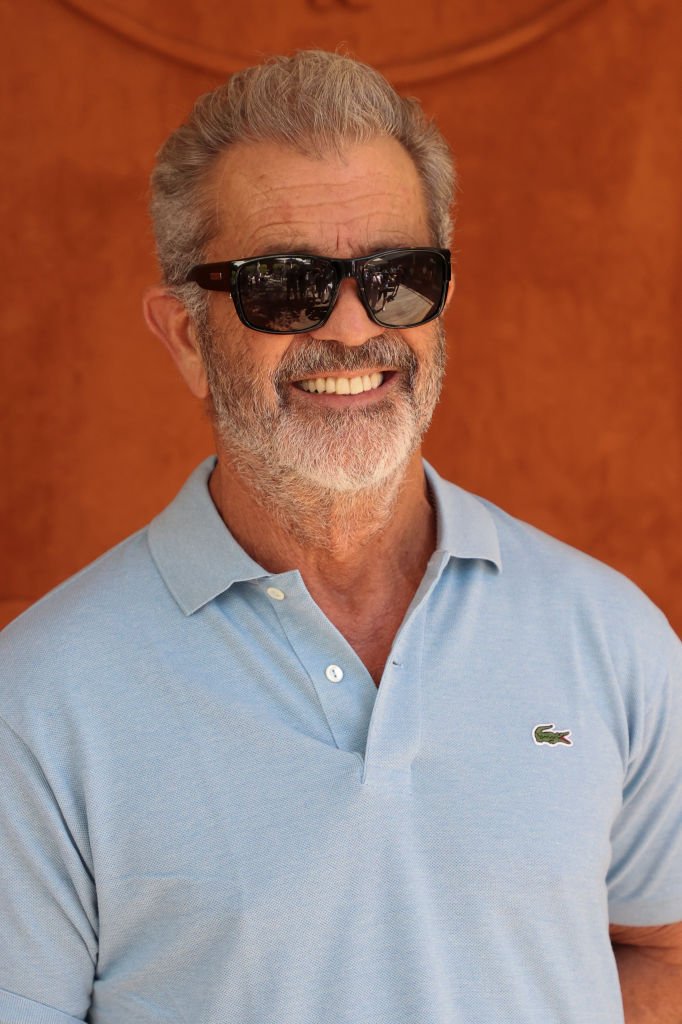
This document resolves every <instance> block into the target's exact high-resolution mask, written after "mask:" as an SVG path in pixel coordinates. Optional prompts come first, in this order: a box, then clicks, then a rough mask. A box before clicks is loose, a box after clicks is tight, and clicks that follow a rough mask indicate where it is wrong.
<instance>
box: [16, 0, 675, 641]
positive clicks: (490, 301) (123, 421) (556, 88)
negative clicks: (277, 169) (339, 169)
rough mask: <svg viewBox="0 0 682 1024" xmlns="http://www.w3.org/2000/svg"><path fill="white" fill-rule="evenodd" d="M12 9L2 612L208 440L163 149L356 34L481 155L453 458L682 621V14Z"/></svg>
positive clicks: (360, 0) (466, 171) (82, 559)
mask: <svg viewBox="0 0 682 1024" xmlns="http://www.w3.org/2000/svg"><path fill="white" fill-rule="evenodd" d="M0 9H1V11H2V16H3V18H2V22H3V23H2V42H1V43H0V46H1V47H2V51H3V52H2V60H1V61H0V66H1V68H2V71H1V72H0V74H1V75H2V78H3V89H2V95H3V98H4V103H3V106H4V111H3V114H4V125H3V130H2V138H3V142H4V158H3V161H2V171H1V173H2V176H3V178H4V183H3V188H2V189H1V190H0V208H1V216H2V224H3V231H2V241H3V244H2V253H3V270H2V282H3V286H4V297H3V301H2V304H1V310H0V312H1V316H2V330H3V346H2V353H3V355H2V359H3V367H2V371H1V372H2V374H3V381H4V382H5V384H6V386H7V391H6V400H5V402H4V405H3V440H2V445H1V447H0V451H1V455H2V466H1V467H0V480H1V481H2V503H3V528H2V535H1V536H2V548H3V552H2V554H3V564H4V568H3V571H2V576H1V592H0V599H1V600H2V606H1V607H2V617H3V618H4V619H5V620H6V619H9V618H10V617H11V616H12V615H14V614H15V613H16V612H18V611H19V610H21V608H23V607H25V606H26V605H27V604H28V603H30V602H31V601H33V600H35V599H36V598H37V597H39V596H40V595H41V594H43V593H44V592H45V591H47V590H48V589H49V588H50V587H52V586H53V585H54V584H56V583H57V582H59V581H60V580H62V579H64V578H65V577H66V576H68V575H69V574H71V573H72V572H74V571H75V570H77V569H79V568H80V567H81V566H83V565H85V564H86V563H87V562H88V561H90V560H92V559H93V558H94V557H96V556H97V555H99V554H100V553H101V552H102V551H104V550H105V549H106V548H107V547H109V546H111V545H112V544H113V543H115V542H117V541H118V540H120V539H121V538H123V537H124V536H126V535H127V534H128V533H130V532H131V531H133V530H135V529H137V528H139V527H140V526H142V525H143V524H144V523H145V522H146V521H148V520H149V519H150V518H151V517H152V516H153V515H154V514H155V513H156V512H157V511H158V510H159V509H160V508H161V507H162V505H163V504H165V503H166V502H167V501H168V500H169V499H170V498H171V497H172V495H173V494H174V493H175V491H176V490H177V488H178V487H179V486H180V484H181V483H182V482H183V480H184V479H185V477H186V475H187V474H188V473H189V472H190V471H191V469H192V468H193V467H194V465H195V464H196V463H197V462H198V461H199V460H200V459H201V458H203V457H204V456H205V455H206V454H208V453H209V452H210V451H211V450H212V443H211V438H210V432H209V430H208V426H207V424H206V423H205V422H204V420H203V418H202V414H201V413H200V411H199V409H198V408H197V406H196V405H195V404H194V401H193V400H192V399H191V397H190V396H189V394H188V393H186V392H185V390H184V387H183V385H182V384H181V382H180V380H179V378H176V374H175V371H174V369H173V368H172V366H171V364H170V361H169V359H168V358H167V357H166V355H165V353H164V352H163V351H162V350H161V347H160V346H159V345H158V343H157V342H155V341H154V340H153V339H152V338H151V336H149V335H148V334H147V332H146V329H145V327H144V325H143V322H142V319H141V314H140V294H141V291H142V289H143V287H144V285H145V284H146V283H147V282H150V281H153V280H154V279H155V275H156V270H155V264H154V257H153V244H152V239H151V235H150V230H149V227H148V224H147V216H146V200H147V195H146V193H147V179H148V175H149V172H150V169H151V164H152V159H153V154H154V152H155V151H156V149H157V148H158V146H159V145H160V143H161V142H162V140H163V139H164V137H165V136H166V134H167V133H168V132H169V131H170V130H171V129H172V128H174V127H175V126H176V125H177V124H178V123H179V122H180V120H181V119H182V118H183V117H184V115H185V113H186V111H187V110H188V108H189V106H190V105H191V102H192V101H193V99H194V97H195V96H196V95H198V94H199V93H200V92H203V91H206V90H207V89H210V88H212V87H213V86H214V85H215V84H217V83H218V82H219V81H221V80H222V79H223V78H224V77H225V76H226V74H227V73H228V72H229V71H230V70H233V69H236V68H237V67H240V66H244V65H246V64H249V63H252V62H253V61H254V60H257V59H258V58H259V56H260V55H261V54H265V53H270V52H286V51H289V50H291V49H292V48H295V47H301V46H308V45H318V46H323V47H329V48H334V47H335V46H336V45H337V44H339V43H340V42H345V43H346V44H347V45H348V47H349V48H350V49H351V50H352V52H354V53H356V54H357V55H358V56H359V57H361V58H363V59H366V60H369V61H370V62H373V63H375V64H377V66H379V67H380V68H381V69H382V70H384V71H385V73H386V74H387V75H388V77H389V78H391V79H392V80H393V81H394V82H395V83H396V84H398V85H399V86H400V87H401V88H402V89H403V90H404V91H407V92H410V93H413V94H416V95H418V96H419V97H420V98H421V99H422V101H423V103H424V105H425V107H426V108H427V110H428V111H429V112H430V113H431V114H433V115H435V116H436V117H437V119H438V121H439V123H440V124H441V126H442V128H443V129H444V131H445V133H446V135H447V137H448V139H449V141H450V143H451V145H452V147H453V149H454V151H455V153H456V155H457V158H458V164H459V170H460V175H461V179H462V190H461V194H460V203H459V206H460V210H459V217H458V231H457V236H456V242H455V246H454V247H455V250H456V272H457V291H456V296H455V301H454V302H453V304H452V306H451V310H450V313H449V314H448V333H449V340H450V353H451V354H450V366H449V374H448V380H447V388H446V393H445V397H444V400H443V402H442V405H441V407H440V409H439V411H438V413H437V417H436V420H435V423H434V426H433V428H432V431H431V433H430V435H429V438H428V443H427V446H426V451H427V456H428V457H429V458H430V459H431V460H432V461H433V462H435V464H436V466H437V467H438V468H439V469H440V470H441V472H443V473H444V474H445V475H447V476H449V477H450V478H451V479H454V480H455V481H457V482H458V483H460V484H462V485H463V486H464V487H467V488H468V489H470V490H473V491H474V492H476V493H480V494H483V495H485V496H487V497H489V498H491V499H492V500H493V501H495V502H497V503H498V504H500V505H501V506H503V507H504V508H506V509H507V510H508V511H510V512H512V513H513V514H515V515H517V516H520V517H522V518H524V519H527V520H529V521H530V522H532V523H534V524H536V525H537V526H539V527H540V528H542V529H545V530H547V531H549V532H550V533H553V534H554V535H556V536H558V537H560V538H562V539H563V540H566V541H567V542H569V543H571V544H574V545H575V546H577V547H579V548H582V549H583V550H586V551H588V552H590V553H591V554H593V555H595V556H596V557H598V558H600V559H602V560H604V561H606V562H608V563H610V564H611V565H613V566H615V567H616V568H618V569H620V570H621V571H623V572H624V573H626V574H627V575H628V576H630V577H631V578H632V579H634V580H635V581H636V582H637V583H638V584H639V585H640V586H641V587H642V588H643V589H644V590H645V591H646V592H647V593H648V594H649V595H650V596H651V597H652V598H653V599H654V601H656V602H657V603H658V604H659V605H660V606H661V607H662V608H663V609H664V611H665V612H666V613H667V614H668V616H669V617H670V619H671V621H672V622H673V624H674V625H676V627H677V628H678V629H680V628H682V592H681V590H680V588H679V586H678V580H679V578H680V574H681V570H682V551H681V550H680V542H679V534H680V510H681V509H682V478H681V473H680V468H681V466H680V462H681V460H680V447H681V440H682V438H681V431H680V421H679V417H680V381H681V380H682V377H681V375H680V358H681V357H680V349H679V345H678V336H679V321H680V304H681V300H680V295H681V292H682V289H681V287H680V282H681V281H682V266H681V262H682V246H681V245H680V240H681V235H682V232H681V224H680V213H681V203H680V182H681V181H682V146H681V144H680V137H681V133H680V127H681V124H680V97H681V95H682V81H681V78H682V74H681V72H680V61H679V54H680V49H681V46H682V4H679V3H677V2H675V0H670V2H669V3H663V2H657V0H621V2H616V0H568V2H567V0H563V2H557V0H554V2H551V3H550V2H548V0H485V2H483V0H448V2H445V0H430V2H429V0H420V2H419V3H418V4H415V2H414V0H290V2H287V3H286V4H285V3H279V4H277V3H272V2H270V3H262V4H258V3H251V4H244V3H243V0H239V2H236V0H221V2H220V3H208V2H205V0H193V2H192V0H173V2H171V0H106V2H105V0H73V2H66V0H22V3H16V2H15V3H9V2H7V0H5V2H4V3H3V4H2V5H1V7H0Z"/></svg>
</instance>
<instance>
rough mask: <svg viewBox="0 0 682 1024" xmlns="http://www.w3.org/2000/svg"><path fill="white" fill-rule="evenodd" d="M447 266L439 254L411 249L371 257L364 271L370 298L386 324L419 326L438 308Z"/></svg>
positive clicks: (387, 325) (378, 317) (373, 308)
mask: <svg viewBox="0 0 682 1024" xmlns="http://www.w3.org/2000/svg"><path fill="white" fill-rule="evenodd" d="M444 278H445V273H444V265H443V261H442V260H441V259H440V257H439V256H438V255H436V253H428V252H407V253H400V254H398V255H396V256H388V257H379V258H377V259H376V260H369V261H368V262H367V263H366V264H365V266H364V271H363V286H364V289H365V295H366V296H367V301H368V303H369V305H370V307H371V309H372V312H373V313H374V315H375V317H376V318H377V320H378V321H379V323H381V324H383V325H384V326H385V327H398V326H403V327H406V326H409V325H410V324H413V325H416V324H419V323H422V322H423V321H424V320H426V319H428V317H429V316H431V314H432V313H433V312H435V310H436V309H437V308H438V306H439V305H440V302H441V298H442V294H443V284H444Z"/></svg>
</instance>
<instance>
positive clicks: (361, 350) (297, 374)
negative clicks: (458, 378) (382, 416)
mask: <svg viewBox="0 0 682 1024" xmlns="http://www.w3.org/2000/svg"><path fill="white" fill-rule="evenodd" d="M380 366H383V367H386V368H387V369H392V370H402V371H404V372H405V373H406V374H407V376H408V381H410V382H411V381H412V380H413V378H414V376H415V374H416V372H417V369H418V361H417V357H416V356H415V354H414V352H413V351H412V349H411V348H410V347H409V345H406V344H405V342H404V341H403V340H402V339H398V338H394V337H392V336H391V335H390V334H384V335H378V336H377V337H376V338H370V339H369V340H368V341H366V342H364V343H363V344H362V345H356V346H348V345H344V344H343V342H340V341H334V340H333V339H330V340H325V341H315V340H312V341H310V342H308V343H307V344H305V345H302V346H300V347H298V348H296V349H294V350H293V351H292V350H290V351H288V352H287V353H286V354H285V355H284V356H283V358H282V361H281V363H280V364H279V366H278V367H277V370H276V371H275V373H274V375H273V383H274V385H275V387H277V388H279V387H280V386H281V385H284V384H287V383H289V382H291V381H292V380H300V379H301V378H302V377H309V376H313V375H315V376H318V377H323V376H325V375H326V374H328V373H334V372H335V371H336V372H338V371H339V370H346V371H347V372H348V373H349V374H359V373H362V372H364V371H368V370H374V369H376V368H377V367H380Z"/></svg>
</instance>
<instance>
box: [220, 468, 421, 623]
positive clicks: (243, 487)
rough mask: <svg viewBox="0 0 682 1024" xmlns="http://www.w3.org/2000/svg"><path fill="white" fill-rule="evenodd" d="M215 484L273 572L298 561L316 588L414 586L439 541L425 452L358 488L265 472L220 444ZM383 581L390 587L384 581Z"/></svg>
mask: <svg viewBox="0 0 682 1024" xmlns="http://www.w3.org/2000/svg"><path fill="white" fill-rule="evenodd" d="M209 486H210V492H211V496H212V498H213V501H214V503H215V505H216V506H217V508H218V511H219V512H220V514H221V516H222V518H223V520H224V522H225V523H226V525H227V526H228V528H229V530H230V532H231V533H232V535H233V536H234V537H235V539H236V540H237V541H238V543H239V544H240V545H241V546H242V547H243V548H244V550H245V551H247V553H248V554H249V555H250V556H251V557H252V558H253V559H254V560H255V561H257V562H258V563H259V564H260V565H262V566H263V568H264V569H266V570H267V571H268V572H272V573H279V572H287V571H289V570H291V569H298V570H299V571H300V572H301V575H302V576H303V578H304V580H305V582H306V585H307V586H308V589H309V590H310V591H311V593H314V592H316V591H317V592H318V593H320V592H322V591H327V592H328V593H329V594H330V595H334V596H335V597H336V598H337V599H340V598H341V597H342V595H343V594H344V593H346V594H348V595H350V594H353V598H354V599H353V603H354V604H355V603H356V602H360V601H361V600H362V595H363V594H366V595H370V594H372V593H374V594H376V591H377V587H378V586H379V587H381V584H382V581H383V582H384V583H385V584H386V585H388V586H389V587H390V586H393V587H395V586H396V585H400V584H401V583H402V585H403V587H405V586H407V587H408V588H409V589H410V590H411V591H412V593H413V592H414V590H415V589H416V587H417V586H418V585H419V581H420V580H421V578H422V576H423V573H424V569H425V568H426V563H427V562H428V559H429V557H430V555H431V554H432V552H433V550H434V548H435V516H434V512H433V509H432V507H431V504H430V502H429V498H428V491H427V487H426V480H425V477H424V471H423V468H422V464H421V457H420V454H419V452H417V453H415V454H414V455H413V456H412V457H411V458H410V460H409V462H408V463H407V465H406V466H403V467H401V468H400V469H399V470H398V471H397V472H396V473H395V475H394V476H393V477H391V478H390V479H388V480H387V481H384V482H383V483H382V484H381V485H380V486H377V487H372V488H368V489H365V490H360V491H356V492H351V493H349V492H339V491H334V490H332V489H328V490H327V489H323V488H317V487H313V486H311V485H310V484H308V483H306V482H305V481H301V480H299V479H296V478H292V477H291V476H277V475H275V474H273V473H272V472H269V473H265V472H264V470H263V467H255V466H251V465H249V464H247V463H246V462H245V461H244V460H239V459H237V458H235V456H234V455H233V454H231V453H229V452H226V451H220V449H219V459H218V465H217V466H216V469H215V470H214V472H213V475H212V476H211V480H210V485H209ZM381 589H383V587H381Z"/></svg>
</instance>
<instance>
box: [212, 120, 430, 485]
mask: <svg viewBox="0 0 682 1024" xmlns="http://www.w3.org/2000/svg"><path fill="white" fill-rule="evenodd" d="M213 187H214V189H215V196H216V203H217V213H218V220H219V230H218V233H217V236H216V238H215V239H214V240H213V242H212V243H211V245H210V247H209V249H208V251H207V253H206V261H207V262H208V261H215V260H226V259H243V258H247V257H253V256H260V255H265V254H268V253H284V252H298V253H313V254H317V255H321V256H335V257H342V258H348V257H357V256H364V255H367V254H369V253H372V252H376V251H378V250H381V249H388V248H394V247H404V246H428V245H431V244H433V240H432V238H431V236H430V232H429V229H428V224H427V214H426V207H425V202H424V197H423V195H422V190H421V184H420V181H419V178H418V175H417V171H416V169H415V167H414V164H413V163H412V160H411V158H410V157H409V156H408V154H407V153H406V151H405V150H404V149H403V147H402V146H401V145H400V144H399V143H397V142H395V141H394V140H392V139H380V140H376V141H374V142H371V143H367V144H364V145H358V146H354V147H352V148H349V149H348V150H347V151H346V153H345V154H344V157H343V159H340V158H338V157H336V156H330V157H328V158H325V159H310V158H308V157H305V156H303V155H301V154H299V153H297V152H295V151H294V150H291V149H289V148H286V147H283V146H280V145H275V144H272V143H248V144H245V143H241V144H239V145H237V146H235V147H234V148H233V149H232V150H231V151H230V152H229V153H227V154H226V155H225V157H223V159H222V161H221V163H220V165H219V167H218V168H217V173H216V175H215V178H214V181H213ZM198 331H199V336H200V341H201V347H202V352H203V356H204V361H205V363H206V369H207V375H208V380H209V386H210V391H211V398H212V401H213V407H214V414H215V421H216V429H217V433H218V437H219V441H220V442H221V443H222V444H224V445H225V447H226V449H227V450H228V451H229V452H230V454H231V455H232V457H233V458H236V459H238V460H240V461H245V462H246V463H247V464H249V465H251V466H254V465H255V466H256V467H258V466H260V467H262V468H263V471H264V472H267V474H269V475H270V476H272V475H275V476H277V477H278V478H279V479H295V480H297V481H298V482H299V483H300V482H305V483H306V484H307V485H308V486H313V487H318V488H319V487H321V488H326V489H332V490H337V491H346V492H349V491H356V490H360V489H363V488H367V487H372V486H377V485H380V484H381V482H382V481H384V480H386V479H387V478H388V477H390V476H393V475H394V474H395V473H396V472H398V471H399V470H400V469H402V468H403V467H404V466H405V465H406V464H407V461H408V460H409V458H410V457H411V456H412V455H413V454H414V452H415V451H416V450H417V449H418V447H419V442H420V439H421V436H422V434H423V433H424V431H425V430H426V427H427V426H428V424H429V422H430V419H431V415H432V412H433V409H434V406H435V404H436V401H437V400H438V395H439V393H440V388H441V384H442V378H443V373H444V364H445V344H444V336H443V330H442V325H441V323H440V321H432V322H431V323H429V324H426V325H424V326H422V327H414V328H410V329H409V330H404V329H403V330H395V329H394V330H388V329H386V328H382V327H380V326H379V325H378V324H375V323H374V322H373V321H371V320H370V319H369V318H368V316H367V314H366V312H365V310H364V308H363V307H362V305H361V303H360V301H359V298H358V294H357V287H356V283H355V281H353V280H344V281H343V283H342V285H341V288H340V293H339V296H338V300H337V303H336V306H335V308H334V311H333V312H332V315H331V316H330V318H329V320H328V321H327V323H326V324H324V326H323V327H320V328H318V329H317V330H314V331H311V332H310V333H309V334H298V335H291V334H289V335H268V334H262V333H259V332H256V331H252V330H250V329H249V328H247V327H245V326H244V325H243V324H242V323H241V322H240V321H239V319H238V317H237V315H236V312H235V309H234V306H233V303H232V300H231V299H230V297H229V296H228V295H226V294H224V293H212V294H211V297H210V311H209V319H208V323H207V324H204V325H198ZM353 378H361V379H362V387H363V390H362V391H359V392H358V393H355V394H353V393H351V394H341V393H337V388H338V390H339V391H341V392H344V391H346V387H345V384H343V383H341V384H339V381H341V380H342V379H343V380H348V381H352V380H353ZM314 381H315V382H318V381H319V382H322V381H323V382H324V390H323V391H322V390H321V386H320V385H317V386H314V385H313V384H312V382H314ZM378 382H380V383H378ZM358 386H359V385H358V382H357V380H356V381H355V383H354V384H352V383H351V384H349V389H350V390H352V391H357V390H358ZM318 389H319V390H320V391H321V393H318Z"/></svg>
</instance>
